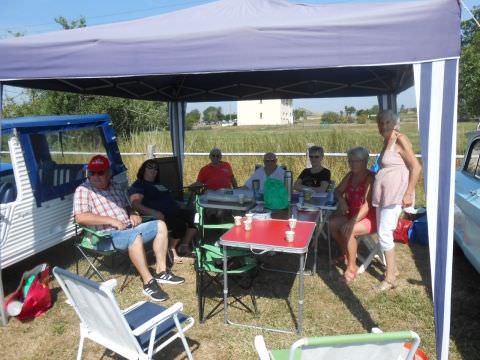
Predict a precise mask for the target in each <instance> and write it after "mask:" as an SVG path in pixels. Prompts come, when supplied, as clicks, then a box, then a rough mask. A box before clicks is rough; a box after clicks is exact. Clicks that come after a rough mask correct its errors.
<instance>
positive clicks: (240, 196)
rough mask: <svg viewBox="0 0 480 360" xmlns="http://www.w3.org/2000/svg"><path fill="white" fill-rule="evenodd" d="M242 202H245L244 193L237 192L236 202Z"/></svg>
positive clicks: (241, 203)
mask: <svg viewBox="0 0 480 360" xmlns="http://www.w3.org/2000/svg"><path fill="white" fill-rule="evenodd" d="M244 202H245V194H238V203H239V204H240V205H243V203H244Z"/></svg>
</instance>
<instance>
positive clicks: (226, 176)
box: [192, 148, 237, 190]
mask: <svg viewBox="0 0 480 360" xmlns="http://www.w3.org/2000/svg"><path fill="white" fill-rule="evenodd" d="M209 157H210V164H207V165H205V166H204V167H202V168H201V169H200V172H199V173H198V176H197V181H196V182H195V183H194V184H192V186H195V185H205V187H206V188H207V189H210V190H218V189H230V188H232V187H233V188H236V187H237V180H235V176H234V175H233V170H232V166H231V165H230V163H228V162H226V161H222V151H221V150H220V149H219V148H213V149H212V150H210V155H209Z"/></svg>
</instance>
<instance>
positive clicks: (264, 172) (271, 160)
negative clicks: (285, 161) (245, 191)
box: [245, 152, 285, 193]
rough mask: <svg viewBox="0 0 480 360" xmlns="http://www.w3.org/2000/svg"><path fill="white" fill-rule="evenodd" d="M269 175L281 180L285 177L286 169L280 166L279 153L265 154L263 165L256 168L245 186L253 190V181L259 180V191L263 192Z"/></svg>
mask: <svg viewBox="0 0 480 360" xmlns="http://www.w3.org/2000/svg"><path fill="white" fill-rule="evenodd" d="M267 177H270V178H274V179H278V180H280V181H281V182H283V179H284V177H285V169H283V168H282V167H280V166H278V164H277V155H275V154H274V153H272V152H268V153H266V154H265V155H263V166H261V167H259V168H258V169H256V170H255V172H254V173H253V175H252V176H250V177H249V178H248V180H247V181H246V182H245V186H246V187H247V188H249V189H250V190H253V181H254V180H258V181H259V183H260V187H259V192H260V193H263V185H264V183H265V180H266V179H267Z"/></svg>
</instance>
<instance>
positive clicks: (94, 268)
mask: <svg viewBox="0 0 480 360" xmlns="http://www.w3.org/2000/svg"><path fill="white" fill-rule="evenodd" d="M101 243H103V244H110V245H111V246H108V248H109V249H108V250H102V248H101V247H99V244H101ZM74 244H75V247H76V248H77V250H78V251H79V252H80V254H81V255H82V256H83V258H84V259H85V260H87V263H88V268H87V270H86V271H85V274H84V275H83V276H85V277H86V278H91V277H92V276H93V275H97V276H98V277H99V279H100V280H101V281H103V282H104V281H106V279H105V277H104V276H103V275H102V273H101V272H100V270H99V267H100V266H102V267H104V268H106V269H107V270H108V271H109V272H112V271H113V270H114V268H115V257H119V258H120V259H121V262H120V265H122V264H123V268H122V272H126V275H125V279H124V280H123V283H122V285H121V286H120V291H122V290H123V289H124V287H125V285H126V284H127V280H128V277H129V276H130V274H131V272H132V271H133V264H132V262H131V261H130V258H129V257H128V252H127V251H121V250H118V249H117V248H115V245H114V244H113V241H112V237H111V236H110V235H109V234H106V233H104V232H102V231H95V230H92V229H90V228H88V227H84V226H81V225H78V224H75V242H74ZM110 248H111V249H110ZM107 259H110V264H108V262H107ZM79 261H80V258H79V257H77V259H76V271H77V274H79V265H78V263H79Z"/></svg>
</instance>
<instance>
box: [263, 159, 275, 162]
mask: <svg viewBox="0 0 480 360" xmlns="http://www.w3.org/2000/svg"><path fill="white" fill-rule="evenodd" d="M275 161H277V159H263V162H275Z"/></svg>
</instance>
